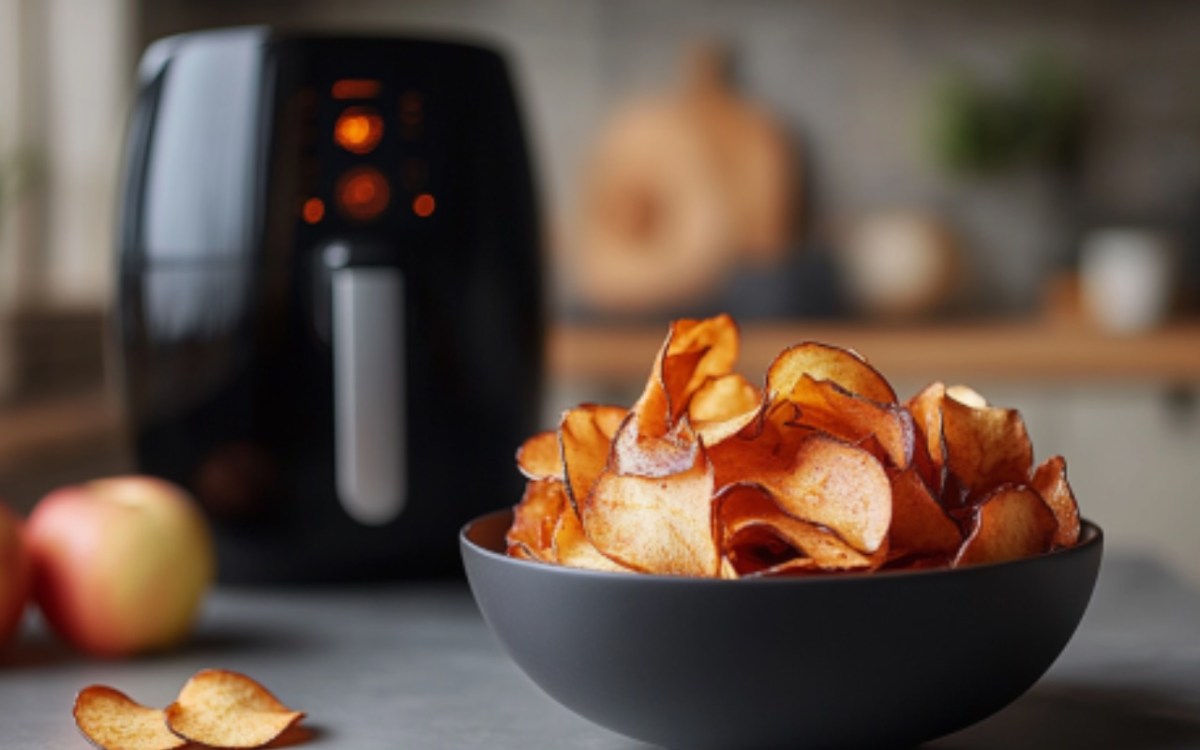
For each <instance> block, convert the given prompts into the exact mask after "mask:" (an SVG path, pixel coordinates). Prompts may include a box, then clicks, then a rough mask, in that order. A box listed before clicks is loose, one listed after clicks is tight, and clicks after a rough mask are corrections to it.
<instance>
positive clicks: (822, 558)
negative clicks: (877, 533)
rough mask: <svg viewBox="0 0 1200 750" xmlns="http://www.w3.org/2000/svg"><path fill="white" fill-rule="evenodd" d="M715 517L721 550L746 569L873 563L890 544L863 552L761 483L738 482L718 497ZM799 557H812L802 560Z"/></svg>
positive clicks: (852, 566)
mask: <svg viewBox="0 0 1200 750" xmlns="http://www.w3.org/2000/svg"><path fill="white" fill-rule="evenodd" d="M713 523H714V524H715V525H716V528H717V531H716V536H717V538H718V539H719V540H720V545H721V552H722V554H723V555H725V556H726V557H727V558H729V560H730V561H731V562H732V563H733V565H734V568H735V570H737V572H738V573H739V574H741V575H746V574H749V573H761V572H763V571H765V570H771V569H775V570H779V569H780V566H787V568H788V569H790V570H793V571H795V570H799V569H801V568H806V567H815V568H821V569H823V570H846V569H874V568H877V567H879V566H880V565H881V564H882V563H883V561H884V560H885V559H886V557H887V553H886V547H882V546H881V548H880V549H879V550H878V551H876V553H875V554H873V555H864V554H862V553H861V552H859V551H858V550H856V549H854V548H853V547H852V546H851V545H849V544H847V543H846V541H845V540H843V539H842V538H841V537H839V536H838V535H837V534H836V533H834V532H833V531H831V530H830V529H828V528H825V527H823V526H820V525H818V524H815V523H811V522H809V521H805V520H802V519H799V518H795V517H793V516H791V515H789V514H788V513H786V512H785V511H784V510H783V508H782V507H780V505H779V503H778V501H777V500H776V499H775V498H774V497H773V496H772V495H771V493H770V492H769V491H768V490H767V489H766V488H764V487H762V486H761V485H756V484H746V483H744V484H733V485H729V486H728V487H725V488H723V489H722V490H721V491H720V492H719V493H718V494H717V496H716V497H715V498H714V499H713ZM798 558H801V559H807V560H809V563H800V562H798V561H797V559H798Z"/></svg>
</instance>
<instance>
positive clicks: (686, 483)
mask: <svg viewBox="0 0 1200 750" xmlns="http://www.w3.org/2000/svg"><path fill="white" fill-rule="evenodd" d="M634 425H636V423H635V422H634V421H633V420H630V421H629V422H626V428H625V429H628V428H630V427H631V426H634ZM618 439H619V438H618ZM712 496H713V470H712V466H711V464H710V463H709V461H708V456H707V454H706V453H705V451H704V449H703V447H702V446H700V445H699V443H697V444H696V445H695V449H694V458H693V461H692V465H691V467H690V468H688V469H687V470H685V471H682V472H679V473H675V474H669V475H665V476H638V475H634V474H621V473H617V471H615V470H614V468H611V467H610V468H609V469H606V470H605V471H604V473H603V474H601V476H600V479H599V481H597V482H596V486H595V488H594V489H593V490H592V493H591V494H590V495H588V498H587V500H586V501H585V503H584V505H583V508H582V512H581V513H580V520H581V521H582V522H583V527H584V529H586V531H587V536H588V538H589V539H591V540H592V543H593V544H595V545H596V548H597V549H599V550H600V551H601V552H603V553H604V554H605V555H607V556H608V557H610V558H612V559H614V560H616V561H618V562H620V563H621V564H623V565H626V566H628V567H630V568H634V569H637V570H641V571H643V572H646V573H658V574H663V575H690V576H715V575H717V573H718V570H719V565H720V558H719V555H718V554H717V546H716V543H715V541H714V540H713V534H712V523H711V512H710V508H709V506H710V504H711V498H712Z"/></svg>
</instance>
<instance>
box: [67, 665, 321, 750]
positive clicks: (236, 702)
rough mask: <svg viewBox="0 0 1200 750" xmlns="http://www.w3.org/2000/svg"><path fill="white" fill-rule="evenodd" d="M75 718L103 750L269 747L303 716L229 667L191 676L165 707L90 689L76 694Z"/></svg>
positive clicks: (103, 687)
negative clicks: (157, 706)
mask: <svg viewBox="0 0 1200 750" xmlns="http://www.w3.org/2000/svg"><path fill="white" fill-rule="evenodd" d="M74 714H75V724H76V726H78V727H79V731H81V732H82V733H83V735H84V736H85V737H87V739H88V741H89V742H91V743H92V744H93V745H95V746H96V747H99V748H102V749H103V750H182V748H189V747H215V748H259V747H266V746H267V745H270V744H271V743H272V742H274V741H275V740H277V739H279V738H280V737H281V736H282V735H283V734H284V732H286V731H287V730H288V729H289V728H291V727H292V726H293V725H295V724H296V722H298V721H300V720H301V719H303V718H304V712H303V711H293V710H291V709H290V708H288V707H287V706H285V705H283V704H282V703H280V702H279V699H278V698H276V697H275V696H274V695H272V694H271V692H270V691H269V690H267V689H266V688H265V687H263V686H262V685H261V684H259V683H258V682H256V681H255V680H253V679H251V678H250V677H247V676H246V675H244V674H241V673H239V672H231V671H229V670H225V669H204V670H201V671H199V672H197V673H196V674H194V675H192V677H191V679H189V680H188V681H187V683H186V684H185V685H184V686H183V689H182V690H180V691H179V697H178V698H176V699H175V702H174V703H172V704H171V705H169V706H167V707H166V708H165V709H159V708H151V707H148V706H143V705H141V704H140V703H137V702H135V701H134V700H133V699H132V698H130V697H129V696H127V695H125V694H124V693H122V692H121V691H120V690H117V689H115V688H111V687H108V686H107V685H90V686H88V687H86V688H84V689H83V690H81V691H79V695H78V696H76V698H75V709H74Z"/></svg>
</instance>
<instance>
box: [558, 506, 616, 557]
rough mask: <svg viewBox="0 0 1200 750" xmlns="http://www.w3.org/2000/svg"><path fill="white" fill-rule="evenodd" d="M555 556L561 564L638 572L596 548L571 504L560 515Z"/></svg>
mask: <svg viewBox="0 0 1200 750" xmlns="http://www.w3.org/2000/svg"><path fill="white" fill-rule="evenodd" d="M554 556H555V559H556V560H557V561H558V562H559V563H560V564H562V565H567V566H569V567H572V568H586V569H588V570H604V571H608V572H611V573H618V572H619V573H633V572H636V571H634V570H632V569H631V568H627V567H625V566H624V565H622V564H621V563H619V562H617V561H616V560H613V559H612V558H610V557H608V556H606V555H605V554H604V553H603V552H601V551H600V550H598V549H596V545H594V544H592V542H591V540H589V539H588V538H587V535H586V534H585V533H584V531H583V525H582V524H581V523H580V522H579V516H577V515H575V511H574V509H572V508H571V506H569V505H568V506H567V507H566V508H565V510H564V511H563V513H562V515H561V516H559V518H558V525H557V527H556V528H555V529H554Z"/></svg>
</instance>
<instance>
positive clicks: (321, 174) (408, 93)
mask: <svg viewBox="0 0 1200 750" xmlns="http://www.w3.org/2000/svg"><path fill="white" fill-rule="evenodd" d="M297 104H298V105H299V106H296V105H297ZM287 108H288V109H294V110H298V114H299V117H300V120H301V123H300V124H301V130H302V136H301V138H300V145H301V159H300V161H301V164H302V165H303V166H302V169H301V174H300V175H299V180H298V188H299V192H298V195H297V196H296V205H297V219H298V220H299V221H301V222H303V223H304V224H308V225H311V226H321V227H346V226H360V227H370V226H373V225H375V224H379V223H383V224H389V225H393V226H395V225H405V224H409V223H411V222H414V221H418V222H421V221H429V220H431V219H433V217H434V216H435V215H438V214H439V213H441V212H444V210H445V208H444V205H442V203H443V201H441V200H439V199H440V198H442V196H440V195H439V194H438V192H437V191H436V190H435V183H436V179H435V178H436V177H437V176H438V175H437V172H438V170H437V169H436V168H435V166H434V164H433V162H434V161H435V157H434V155H433V154H432V153H431V152H432V146H433V145H434V144H432V143H431V138H430V134H431V125H432V123H431V119H432V118H431V111H430V110H431V108H432V107H431V103H430V102H429V101H428V95H427V94H426V92H425V91H424V90H422V89H421V88H419V87H415V86H412V85H396V84H393V83H392V82H390V81H386V80H381V79H379V78H351V77H346V78H336V79H333V80H332V81H330V82H328V83H323V84H319V85H316V86H309V87H305V88H303V89H301V90H300V91H298V92H297V94H296V102H293V103H292V106H289V107H287Z"/></svg>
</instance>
